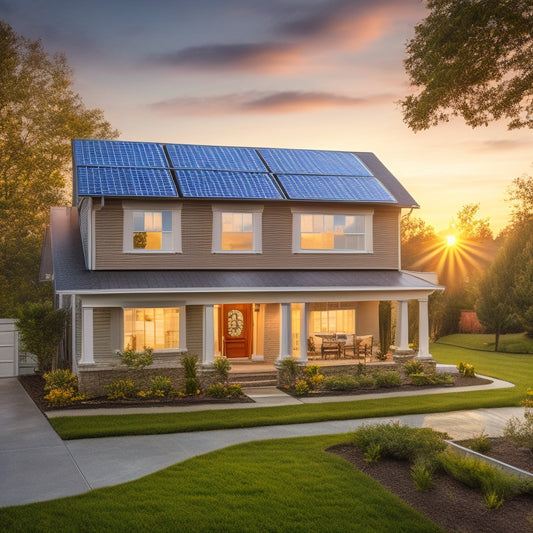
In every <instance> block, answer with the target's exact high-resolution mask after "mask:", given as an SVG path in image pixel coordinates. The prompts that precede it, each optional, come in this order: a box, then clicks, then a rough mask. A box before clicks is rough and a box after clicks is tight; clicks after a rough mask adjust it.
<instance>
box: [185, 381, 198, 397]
mask: <svg viewBox="0 0 533 533" xmlns="http://www.w3.org/2000/svg"><path fill="white" fill-rule="evenodd" d="M185 394H200V381H198V378H185Z"/></svg>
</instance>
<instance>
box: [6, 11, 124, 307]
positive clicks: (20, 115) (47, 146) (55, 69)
mask: <svg viewBox="0 0 533 533" xmlns="http://www.w3.org/2000/svg"><path fill="white" fill-rule="evenodd" d="M72 76H73V74H72V70H71V69H70V67H69V66H68V65H67V61H66V59H65V56H64V55H62V54H56V55H49V54H48V53H46V52H45V51H44V49H43V47H42V44H41V42H40V41H31V40H29V39H26V38H24V37H23V36H21V35H18V34H17V33H16V32H15V31H14V30H13V29H12V28H11V26H9V24H7V23H6V22H4V21H0V316H10V315H11V316H13V315H14V312H15V308H16V307H17V306H18V305H19V304H20V303H22V302H24V301H28V300H39V299H42V298H43V297H44V295H45V293H44V292H43V290H42V288H41V287H39V286H38V283H37V273H38V265H39V258H40V245H41V241H42V236H43V232H44V228H45V226H46V223H47V221H48V216H49V210H50V207H51V206H53V205H65V204H66V203H67V202H68V197H69V190H70V181H69V179H68V176H70V174H71V172H70V159H71V148H70V140H71V139H72V138H76V137H77V138H86V137H97V138H105V139H110V138H113V137H116V136H117V135H118V132H117V131H115V130H113V129H112V128H111V125H110V124H109V123H108V122H107V121H106V120H105V119H104V117H103V113H102V111H101V110H99V109H87V108H86V107H85V106H84V104H83V102H82V100H81V97H80V96H79V95H78V94H77V93H76V92H74V90H73V78H72Z"/></svg>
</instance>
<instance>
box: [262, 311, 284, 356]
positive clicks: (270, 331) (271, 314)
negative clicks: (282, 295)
mask: <svg viewBox="0 0 533 533" xmlns="http://www.w3.org/2000/svg"><path fill="white" fill-rule="evenodd" d="M280 309H281V308H280V305H279V304H266V305H265V328H264V331H265V340H264V347H265V351H264V357H265V363H274V362H275V361H276V359H277V358H278V357H279V350H280V325H279V324H280Z"/></svg>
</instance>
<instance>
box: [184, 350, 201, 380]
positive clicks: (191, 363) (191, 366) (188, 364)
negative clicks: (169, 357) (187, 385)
mask: <svg viewBox="0 0 533 533" xmlns="http://www.w3.org/2000/svg"><path fill="white" fill-rule="evenodd" d="M181 364H182V365H183V368H184V370H185V378H186V379H187V378H189V379H193V378H194V379H196V378H197V377H198V376H197V366H198V356H197V355H195V354H189V353H187V354H185V355H184V356H183V357H182V359H181Z"/></svg>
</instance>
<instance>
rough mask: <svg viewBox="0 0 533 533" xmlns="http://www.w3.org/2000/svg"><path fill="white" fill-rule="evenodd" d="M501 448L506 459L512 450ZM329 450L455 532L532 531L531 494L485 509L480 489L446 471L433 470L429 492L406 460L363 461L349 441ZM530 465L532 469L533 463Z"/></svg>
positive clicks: (532, 499)
mask: <svg viewBox="0 0 533 533" xmlns="http://www.w3.org/2000/svg"><path fill="white" fill-rule="evenodd" d="M495 447H497V446H495ZM503 450H504V451H503V453H506V454H507V457H506V462H508V463H509V462H510V461H511V460H512V453H513V452H512V451H511V450H510V449H509V448H503ZM328 451H330V452H331V453H335V454H337V455H339V456H341V457H343V458H344V459H346V460H347V461H349V462H350V463H352V464H353V465H354V466H355V467H356V468H358V469H359V470H361V471H362V472H364V473H365V474H367V475H368V476H370V477H371V478H373V479H375V480H376V481H378V482H379V483H381V484H382V485H383V486H384V487H386V488H387V489H388V490H390V491H391V492H392V493H394V494H396V495H397V496H398V497H399V498H401V499H402V500H403V501H404V502H405V503H407V504H408V505H410V506H411V507H413V508H414V509H416V510H417V511H418V512H420V513H421V514H423V515H425V516H427V517H428V518H430V519H431V520H433V521H434V522H435V523H437V524H439V525H440V526H441V527H443V528H444V529H446V531H449V532H457V533H492V532H494V533H502V532H504V531H512V532H513V533H526V532H528V533H531V531H533V496H532V495H526V496H524V495H522V496H518V497H516V498H514V499H512V500H508V501H505V502H504V503H503V505H502V506H501V507H500V508H499V509H487V508H486V506H485V503H484V501H483V496H482V494H481V493H480V492H478V491H476V490H474V489H471V488H469V487H467V486H466V485H463V484H462V483H460V482H458V481H456V480H454V479H453V478H451V477H449V476H447V475H446V474H443V473H436V474H435V475H434V477H433V480H434V486H433V488H432V489H431V490H430V491H429V492H419V491H418V490H417V489H416V487H415V484H414V482H413V480H412V479H411V476H410V465H409V463H408V462H403V461H395V460H393V459H381V460H380V461H379V462H378V463H374V464H369V463H366V462H365V461H364V459H363V453H362V452H361V451H360V450H359V449H357V448H356V447H355V446H352V445H350V444H341V445H337V446H333V447H332V448H329V450H328ZM532 463H533V461H532ZM521 468H523V467H521ZM530 468H531V470H532V471H533V464H531V465H530ZM384 512H386V510H384Z"/></svg>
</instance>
